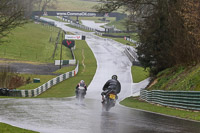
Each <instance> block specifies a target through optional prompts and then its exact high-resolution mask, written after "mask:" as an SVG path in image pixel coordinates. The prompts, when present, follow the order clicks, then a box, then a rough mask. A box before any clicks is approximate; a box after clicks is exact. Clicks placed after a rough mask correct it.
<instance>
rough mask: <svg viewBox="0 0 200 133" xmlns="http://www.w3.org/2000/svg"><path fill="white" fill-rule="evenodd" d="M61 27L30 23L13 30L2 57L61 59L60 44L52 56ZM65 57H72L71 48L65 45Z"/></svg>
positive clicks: (27, 59)
mask: <svg viewBox="0 0 200 133" xmlns="http://www.w3.org/2000/svg"><path fill="white" fill-rule="evenodd" d="M58 31H59V29H58V28H56V27H53V26H45V25H41V24H35V23H32V22H31V23H28V24H26V25H24V26H23V27H18V28H16V29H14V30H13V31H12V34H10V35H9V36H8V38H7V39H6V40H9V41H8V42H5V43H4V44H3V45H0V58H7V59H15V60H20V61H29V62H30V61H32V62H40V63H41V62H51V63H53V62H54V60H55V59H60V46H61V45H59V44H58V47H57V49H56V52H55V57H54V58H52V55H53V52H54V48H55V41H56V37H57V35H58ZM63 58H64V59H71V58H72V56H71V54H70V50H68V49H66V48H65V47H63Z"/></svg>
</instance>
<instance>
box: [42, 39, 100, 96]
mask: <svg viewBox="0 0 200 133" xmlns="http://www.w3.org/2000/svg"><path fill="white" fill-rule="evenodd" d="M74 54H75V57H76V60H78V61H79V72H78V74H77V75H76V76H75V77H72V78H69V79H67V80H65V81H63V82H61V83H59V84H57V85H55V86H53V87H51V88H50V89H48V90H47V91H46V92H44V93H42V94H41V95H39V96H38V98H46V97H69V96H74V95H75V93H74V91H75V87H76V85H77V84H78V83H79V81H80V80H84V81H85V83H86V84H87V85H89V84H90V82H91V81H92V79H93V76H94V74H95V72H96V67H97V63H96V59H95V57H94V55H93V52H92V51H91V49H90V48H89V46H88V45H87V43H86V42H85V41H83V40H78V41H76V49H75V51H74Z"/></svg>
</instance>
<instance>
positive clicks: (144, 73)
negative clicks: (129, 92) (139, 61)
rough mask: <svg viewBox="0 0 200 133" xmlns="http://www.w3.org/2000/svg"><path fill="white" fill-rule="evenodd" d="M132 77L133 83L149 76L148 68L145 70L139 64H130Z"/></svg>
mask: <svg viewBox="0 0 200 133" xmlns="http://www.w3.org/2000/svg"><path fill="white" fill-rule="evenodd" d="M131 73H132V79H133V83H139V82H140V81H142V80H145V79H146V78H148V77H149V70H148V69H147V70H145V69H144V68H143V67H140V66H132V67H131Z"/></svg>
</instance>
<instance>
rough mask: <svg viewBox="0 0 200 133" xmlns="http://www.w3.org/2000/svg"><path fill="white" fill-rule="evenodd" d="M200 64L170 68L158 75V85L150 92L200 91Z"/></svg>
mask: <svg viewBox="0 0 200 133" xmlns="http://www.w3.org/2000/svg"><path fill="white" fill-rule="evenodd" d="M199 75H200V64H198V65H196V66H193V67H173V68H168V69H166V70H164V71H162V72H160V73H159V74H158V75H157V78H156V80H157V83H156V84H154V85H153V86H151V87H150V88H148V90H179V91H200V78H199Z"/></svg>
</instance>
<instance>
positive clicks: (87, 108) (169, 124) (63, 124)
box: [0, 98, 200, 133]
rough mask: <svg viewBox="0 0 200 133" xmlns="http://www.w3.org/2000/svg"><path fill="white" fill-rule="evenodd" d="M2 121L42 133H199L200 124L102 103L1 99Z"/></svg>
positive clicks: (0, 114)
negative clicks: (105, 110)
mask: <svg viewBox="0 0 200 133" xmlns="http://www.w3.org/2000/svg"><path fill="white" fill-rule="evenodd" d="M0 105H1V106H0V110H1V112H0V116H1V117H0V121H3V122H6V123H9V124H12V125H15V126H18V127H22V128H25V129H31V130H35V131H39V132H42V133H55V132H56V133H80V132H81V133H94V132H95V133H198V132H199V131H200V123H197V122H191V121H186V120H181V119H176V118H171V117H166V116H161V115H156V114H153V113H148V112H143V111H137V110H134V109H129V108H124V107H122V106H120V105H116V106H115V107H114V108H112V109H111V110H110V111H109V112H103V111H102V108H101V102H100V100H94V99H85V101H84V103H83V104H79V103H77V101H76V100H75V98H60V99H54V98H51V99H34V100H33V99H1V100H0Z"/></svg>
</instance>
